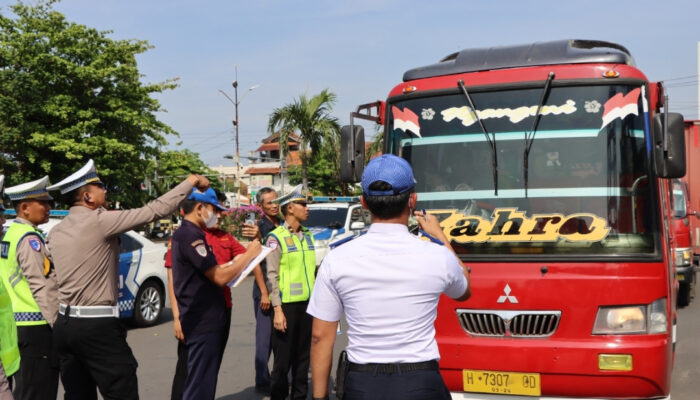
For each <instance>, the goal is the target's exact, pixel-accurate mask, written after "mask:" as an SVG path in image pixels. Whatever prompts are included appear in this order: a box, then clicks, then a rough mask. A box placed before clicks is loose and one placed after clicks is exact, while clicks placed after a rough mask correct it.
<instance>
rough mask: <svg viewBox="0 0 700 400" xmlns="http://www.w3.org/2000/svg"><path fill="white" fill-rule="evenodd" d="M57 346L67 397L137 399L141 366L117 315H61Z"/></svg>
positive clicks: (55, 335)
mask: <svg viewBox="0 0 700 400" xmlns="http://www.w3.org/2000/svg"><path fill="white" fill-rule="evenodd" d="M54 346H55V347H56V351H57V352H58V359H59V362H60V365H61V382H62V383H63V388H64V389H65V391H66V395H65V399H66V400H75V399H78V400H82V399H88V400H96V399H97V391H96V387H97V388H99V390H100V394H102V397H104V399H105V400H112V399H114V400H117V399H130V400H132V399H138V398H139V390H138V381H137V379H136V367H137V366H138V364H137V362H136V359H135V358H134V354H133V353H132V352H131V348H130V347H129V345H128V344H127V343H126V328H124V325H123V324H122V322H121V321H120V320H119V319H118V318H114V317H105V318H73V317H66V316H64V315H60V314H59V316H58V319H57V320H56V324H55V325H54Z"/></svg>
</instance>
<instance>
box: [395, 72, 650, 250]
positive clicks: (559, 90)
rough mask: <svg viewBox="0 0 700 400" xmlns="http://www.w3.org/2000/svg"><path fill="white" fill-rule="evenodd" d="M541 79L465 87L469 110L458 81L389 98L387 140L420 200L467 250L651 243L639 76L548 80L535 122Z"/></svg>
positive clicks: (626, 246) (618, 247)
mask: <svg viewBox="0 0 700 400" xmlns="http://www.w3.org/2000/svg"><path fill="white" fill-rule="evenodd" d="M542 90H543V89H542V88H527V89H517V90H505V91H491V92H474V93H471V97H472V99H473V103H474V107H475V109H476V113H475V112H474V110H472V109H471V107H469V102H468V100H467V98H466V97H465V95H464V94H463V93H457V92H456V93H455V94H447V95H440V96H432V97H413V98H407V97H402V98H399V97H397V98H395V99H392V100H394V102H393V103H389V104H388V109H389V116H388V119H387V133H388V134H387V139H388V140H389V143H388V144H387V145H388V148H389V150H390V151H391V152H392V153H394V154H397V155H399V156H401V157H403V158H405V159H406V160H408V161H409V162H410V163H411V165H412V166H413V170H414V174H415V177H416V181H417V183H416V189H415V190H416V192H417V193H418V204H417V208H418V209H421V208H425V209H427V210H431V212H432V213H434V214H436V215H437V216H438V218H439V219H440V220H441V226H442V227H443V229H444V231H445V233H446V235H447V237H448V238H449V239H450V240H451V242H452V244H453V246H454V247H455V250H457V251H458V252H459V253H461V254H464V255H469V254H474V255H488V254H494V255H499V256H500V255H509V254H510V255H514V256H515V255H523V254H560V255H561V254H571V255H591V256H617V255H632V254H640V253H646V254H650V253H654V251H655V245H654V243H655V240H654V237H655V235H654V232H656V231H658V228H657V222H656V217H657V215H658V212H657V210H656V207H655V206H654V204H655V202H654V201H653V199H654V196H653V191H654V190H655V189H654V185H653V184H650V178H649V177H650V173H649V171H650V161H649V152H650V141H649V140H648V138H647V135H648V132H647V129H645V110H646V98H645V88H644V87H641V86H628V85H598V86H571V87H553V88H552V89H551V91H550V92H549V95H548V97H547V98H546V101H545V102H544V105H543V107H542V108H541V109H540V112H539V115H540V119H539V123H538V125H537V127H536V129H535V132H534V133H533V132H532V128H533V121H534V119H535V115H536V114H537V110H538V103H539V101H540V96H541V94H542ZM479 120H480V121H481V122H482V123H483V125H484V128H485V130H486V131H487V132H488V134H489V136H490V137H491V138H492V140H488V139H487V137H486V135H485V134H484V132H483V131H482V129H481V127H480V126H479ZM528 133H529V134H530V137H533V140H532V145H531V148H530V152H529V155H528V156H527V168H525V165H526V164H525V155H526V152H525V147H526V140H525V137H526V134H528ZM495 164H497V165H498V168H497V174H496V176H494V174H493V166H494V165H495ZM496 186H497V190H496Z"/></svg>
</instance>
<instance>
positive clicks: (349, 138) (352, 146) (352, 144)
mask: <svg viewBox="0 0 700 400" xmlns="http://www.w3.org/2000/svg"><path fill="white" fill-rule="evenodd" d="M364 168H365V129H364V128H363V127H361V126H359V125H345V126H343V127H342V128H341V129H340V181H341V182H342V183H356V182H359V181H361V180H362V172H363V171H364Z"/></svg>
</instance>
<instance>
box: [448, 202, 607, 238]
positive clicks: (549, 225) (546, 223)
mask: <svg viewBox="0 0 700 400" xmlns="http://www.w3.org/2000/svg"><path fill="white" fill-rule="evenodd" d="M440 225H441V226H442V228H443V230H444V231H445V236H447V239H448V240H450V241H453V242H457V243H483V242H554V241H557V240H559V239H560V238H563V239H566V240H568V241H571V242H581V241H588V242H597V241H600V240H602V239H603V238H605V237H606V236H607V235H608V233H609V232H610V228H609V227H608V226H607V222H606V220H605V219H603V218H601V217H598V216H597V215H595V214H589V213H577V214H570V215H563V214H533V215H532V216H531V217H528V216H526V215H525V213H524V212H522V211H518V209H517V208H497V209H496V210H494V211H493V214H492V217H491V219H490V220H488V219H485V218H482V217H479V216H476V215H464V214H460V213H454V214H452V215H451V216H449V217H448V218H447V219H445V220H444V221H442V223H441V224H440Z"/></svg>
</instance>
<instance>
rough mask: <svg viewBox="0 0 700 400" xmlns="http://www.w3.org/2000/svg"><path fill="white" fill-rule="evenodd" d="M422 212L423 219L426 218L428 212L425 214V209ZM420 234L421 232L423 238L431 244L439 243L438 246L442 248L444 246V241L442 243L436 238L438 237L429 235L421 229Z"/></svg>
mask: <svg viewBox="0 0 700 400" xmlns="http://www.w3.org/2000/svg"><path fill="white" fill-rule="evenodd" d="M421 211H422V212H423V218H425V217H426V216H427V214H426V212H425V208H424V209H422V210H421ZM418 232H419V233H420V234H421V235H422V236H425V237H427V238H428V239H429V240H430V241H431V242H433V243H437V244H439V245H440V246H442V245H444V243H442V241H440V239H438V238H436V237H434V236H432V235H429V234H427V233H426V232H425V231H424V230H422V229H419V230H418Z"/></svg>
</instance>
